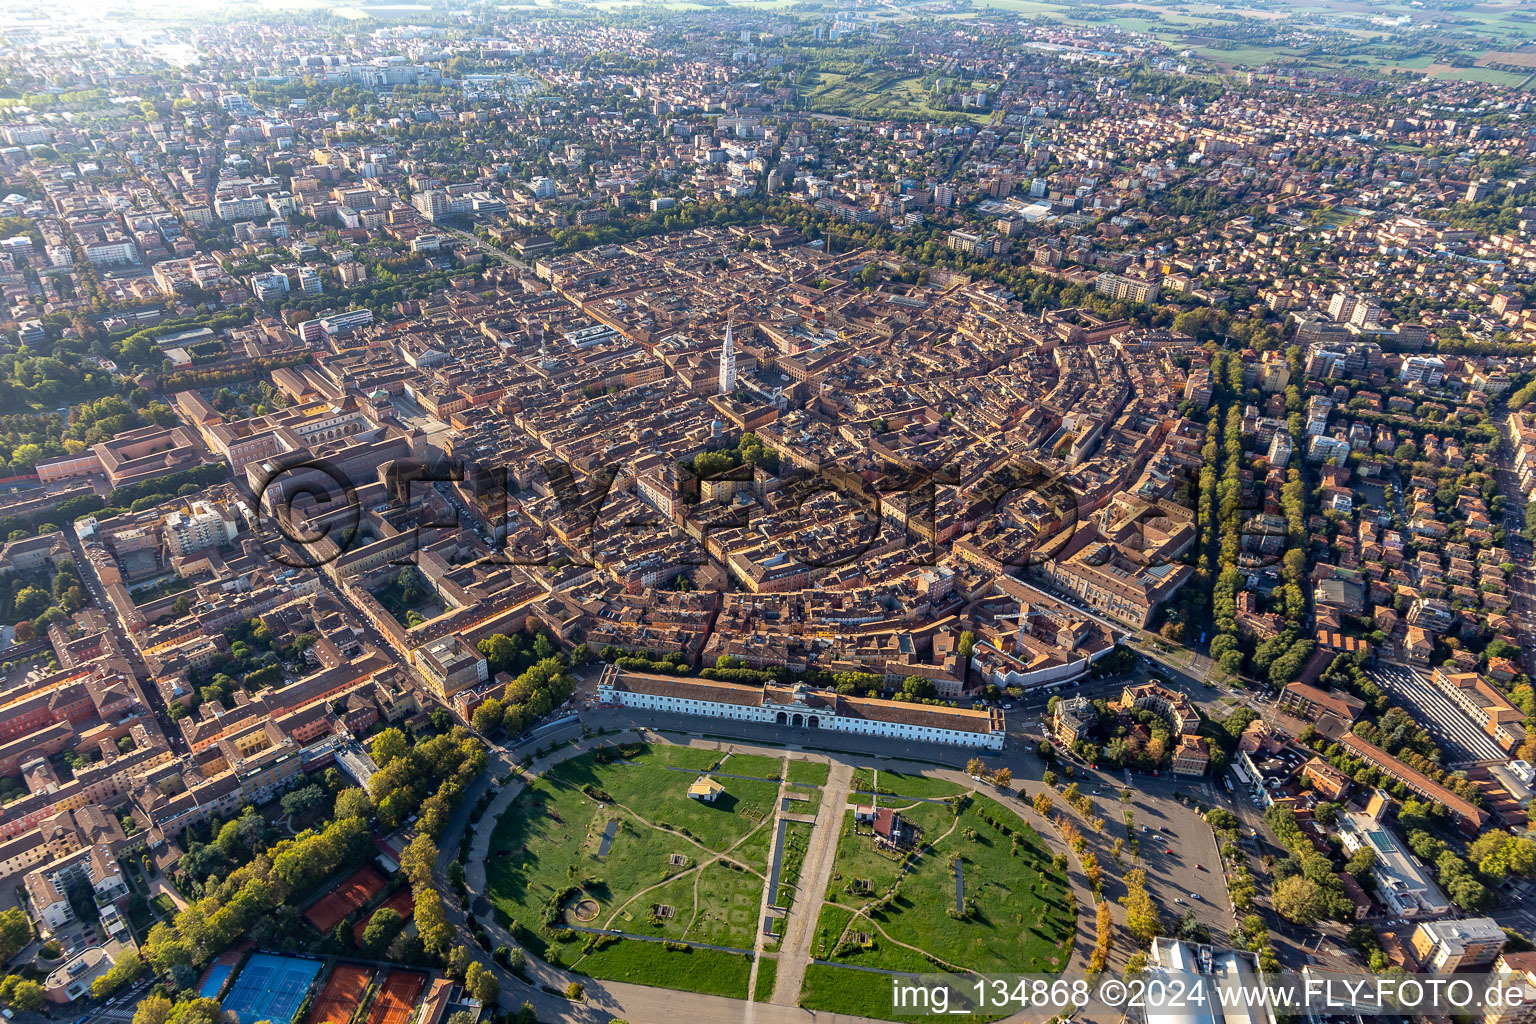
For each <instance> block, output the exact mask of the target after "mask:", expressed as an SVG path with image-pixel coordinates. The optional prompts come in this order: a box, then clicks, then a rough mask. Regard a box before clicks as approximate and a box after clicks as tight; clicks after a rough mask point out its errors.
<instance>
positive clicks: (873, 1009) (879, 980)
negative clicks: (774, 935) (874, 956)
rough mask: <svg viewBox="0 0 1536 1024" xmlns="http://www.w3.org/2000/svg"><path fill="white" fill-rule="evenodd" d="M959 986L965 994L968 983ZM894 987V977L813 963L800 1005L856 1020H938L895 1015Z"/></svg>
mask: <svg viewBox="0 0 1536 1024" xmlns="http://www.w3.org/2000/svg"><path fill="white" fill-rule="evenodd" d="M927 973H929V974H932V973H934V972H933V971H929V972H927ZM958 984H959V987H960V988H961V990H962V991H963V990H964V989H965V985H966V982H965V981H964V980H962V981H960V982H959V983H958ZM891 986H892V982H891V979H890V978H887V977H883V976H881V975H878V974H870V973H869V972H868V971H855V970H850V969H848V968H845V967H832V966H830V965H827V964H810V965H809V966H807V967H806V969H805V981H804V983H803V984H802V985H801V986H800V1005H801V1006H802V1007H804V1008H805V1009H807V1010H820V1011H823V1012H827V1013H846V1014H851V1015H853V1016H856V1017H872V1018H874V1019H876V1020H913V1021H928V1022H932V1021H934V1020H936V1019H938V1018H937V1017H936V1016H935V1015H934V1014H933V1013H930V1012H918V1013H914V1014H898V1013H896V1012H894V1011H893V1009H892V1005H893V1000H892V996H891ZM943 1019H944V1020H945V1021H959V1022H960V1024H982V1022H984V1021H989V1020H997V1019H998V1018H997V1017H981V1016H978V1015H976V1014H969V1013H967V1014H958V1013H947V1014H945V1015H944V1016H943Z"/></svg>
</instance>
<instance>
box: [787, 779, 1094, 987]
mask: <svg viewBox="0 0 1536 1024" xmlns="http://www.w3.org/2000/svg"><path fill="white" fill-rule="evenodd" d="M898 809H899V810H900V812H901V814H902V816H903V817H905V818H907V820H909V821H911V822H913V823H914V824H916V825H918V826H919V827H920V828H922V830H923V833H922V839H921V843H922V846H920V847H919V851H920V852H918V853H917V854H915V855H914V856H913V858H912V861H911V863H910V866H909V868H908V870H907V873H906V874H905V875H904V876H902V877H901V882H900V885H899V886H898V887H897V889H896V893H895V896H894V898H893V899H892V900H891V902H890V904H889V905H887V906H886V907H885V908H884V909H883V910H877V911H873V912H872V913H871V920H872V921H873V922H876V923H878V924H879V925H880V928H881V929H882V930H883V931H884V932H885V934H886V935H887V936H890V937H891V938H893V939H897V940H899V941H901V942H905V943H907V944H909V945H911V946H915V947H917V949H920V950H923V951H925V952H927V953H930V954H932V955H933V956H934V957H937V958H938V959H939V960H941V961H943V962H944V963H946V964H951V965H954V966H956V967H959V968H962V969H966V970H973V971H977V972H980V973H988V972H993V973H996V972H1018V971H1022V972H1025V973H1031V972H1041V973H1059V971H1060V970H1061V969H1062V968H1063V967H1064V966H1065V965H1066V963H1067V961H1068V959H1070V957H1071V949H1072V942H1073V939H1074V937H1075V935H1076V928H1077V910H1076V907H1075V906H1074V904H1073V900H1072V895H1071V890H1070V888H1069V886H1068V883H1067V881H1066V879H1065V878H1060V877H1057V876H1056V875H1055V874H1054V873H1053V872H1052V871H1051V857H1050V853H1049V851H1048V850H1047V849H1046V847H1045V844H1044V843H1043V842H1041V840H1040V837H1039V836H1038V835H1036V834H1035V832H1034V830H1033V829H1031V828H1030V827H1029V825H1027V824H1026V823H1025V822H1023V821H1022V820H1020V819H1019V818H1018V817H1017V816H1016V815H1014V814H1013V813H1012V812H1011V811H1008V810H1007V809H1005V808H1004V807H1003V806H1002V805H1001V804H999V803H997V802H996V801H994V800H991V799H989V798H987V797H984V796H974V797H972V798H971V799H970V800H968V801H967V802H966V804H965V806H964V807H963V808H962V810H961V812H960V815H959V819H958V820H955V818H954V815H953V813H952V812H951V809H950V806H949V805H948V804H934V803H914V804H911V805H909V806H906V807H902V808H898ZM987 818H992V819H995V820H997V821H1000V822H1002V823H1003V826H1004V828H1005V829H1006V830H1007V832H1003V831H999V830H998V829H997V828H995V827H994V826H993V825H991V824H990V823H988V821H987V820H986V819H987ZM966 829H970V830H971V831H972V832H973V833H974V834H975V836H976V838H975V839H970V838H967V837H966V836H965V830H966ZM1008 832H1017V833H1019V835H1020V837H1021V842H1020V845H1019V850H1018V855H1017V856H1014V854H1013V851H1012V847H1013V844H1012V840H1011V837H1010V836H1009V835H1008ZM930 844H931V845H932V847H933V848H932V849H926V848H925V847H927V846H928V845H930ZM956 855H959V856H961V857H962V858H963V862H962V864H963V872H964V877H965V892H966V896H967V898H968V900H967V901H968V903H970V904H971V905H972V906H973V907H974V914H973V916H972V917H970V918H968V919H966V920H956V919H955V918H954V917H951V916H950V911H952V910H954V909H955V872H954V867H953V864H952V859H953V857H954V856H956ZM900 869H901V862H900V860H898V859H897V858H895V857H892V856H890V855H889V854H886V853H883V852H881V851H880V850H878V849H877V848H876V847H875V844H874V842H873V841H872V839H871V838H870V837H869V836H868V835H860V834H858V833H857V832H856V831H855V830H854V820H853V814H852V812H851V811H850V812H848V813H847V814H845V815H844V819H843V826H842V832H841V834H840V835H839V837H838V845H837V860H836V861H835V863H834V865H833V871H832V880H831V883H830V884H829V885H828V887H827V893H826V897H825V898H826V909H825V910H824V911H823V915H822V921H821V922H820V923H821V926H822V927H823V928H825V927H828V926H829V924H830V923H836V922H837V921H838V920H840V921H841V922H842V923H846V922H847V920H848V917H847V916H846V915H847V914H849V913H851V910H848V911H845V912H844V916H843V917H842V918H840V919H838V918H832V917H829V916H828V911H830V910H832V909H833V908H834V907H839V908H858V907H863V906H865V905H867V904H868V903H869V902H871V901H872V900H873V899H875V898H876V897H878V896H880V895H881V894H883V893H885V892H886V891H887V890H888V889H889V888H890V886H891V885H892V883H893V882H895V881H896V879H897V877H898V874H899V872H900ZM854 879H866V880H868V882H869V883H870V885H869V890H870V891H868V892H864V891H861V892H858V893H850V892H848V887H849V885H850V884H851V883H852V881H853V880H854ZM854 930H856V931H863V932H867V933H868V934H869V935H870V936H871V938H872V939H873V942H874V948H873V949H867V950H862V949H861V950H852V951H849V952H848V953H846V954H845V955H846V956H847V957H848V958H850V959H853V960H855V961H856V962H858V963H860V964H863V965H866V966H870V967H879V968H883V969H885V970H892V971H918V972H921V971H924V970H929V971H932V970H935V969H938V968H936V967H935V966H933V965H931V964H929V963H928V962H927V961H926V958H924V957H922V956H921V954H919V953H916V952H914V951H913V950H909V949H905V948H903V947H901V946H895V945H892V944H891V943H890V942H887V941H885V939H884V937H882V936H881V935H880V934H879V932H877V931H876V930H875V928H874V927H873V925H872V924H870V923H868V922H863V923H860V922H855V924H854ZM817 939H818V941H822V940H824V939H827V937H826V936H823V935H822V934H821V931H818V935H817ZM834 948H835V935H834V936H832V937H831V938H830V939H827V945H826V946H825V948H824V949H823V948H821V947H818V949H819V950H820V951H819V952H817V954H816V955H817V957H818V958H819V959H832V958H833V950H834ZM844 1012H854V1011H852V1010H845V1011H844Z"/></svg>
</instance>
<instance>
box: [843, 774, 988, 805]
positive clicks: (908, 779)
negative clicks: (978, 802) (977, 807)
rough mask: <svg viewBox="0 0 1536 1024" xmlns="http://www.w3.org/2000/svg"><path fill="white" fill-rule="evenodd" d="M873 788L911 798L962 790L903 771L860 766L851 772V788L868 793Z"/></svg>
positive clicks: (949, 793) (948, 794)
mask: <svg viewBox="0 0 1536 1024" xmlns="http://www.w3.org/2000/svg"><path fill="white" fill-rule="evenodd" d="M871 788H874V789H875V791H877V792H879V793H881V794H891V795H895V796H904V797H909V798H913V799H937V800H942V799H944V798H945V797H950V796H954V795H955V794H957V793H961V792H964V790H963V789H962V788H961V787H960V786H958V785H956V784H955V783H953V782H945V781H944V780H943V779H930V778H928V777H927V776H926V775H908V774H906V773H905V772H889V771H878V772H877V771H875V770H873V769H870V768H860V769H859V770H858V771H856V772H854V773H853V789H854V791H855V792H857V793H868V792H870V791H871Z"/></svg>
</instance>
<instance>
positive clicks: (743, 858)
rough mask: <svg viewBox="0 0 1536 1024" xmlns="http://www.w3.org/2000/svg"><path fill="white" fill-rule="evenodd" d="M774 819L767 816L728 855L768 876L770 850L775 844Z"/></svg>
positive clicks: (727, 852) (728, 851)
mask: <svg viewBox="0 0 1536 1024" xmlns="http://www.w3.org/2000/svg"><path fill="white" fill-rule="evenodd" d="M774 828H775V825H774V819H773V818H771V817H770V818H766V819H764V820H763V821H762V822H761V823H760V824H758V825H757V826H756V827H754V828H753V829H752V831H751V832H750V833H748V834H747V837H746V838H745V839H743V840H742V841H741V842H739V843H737V844H736V845H735V846H733V847H731V848H730V849H729V850H727V851H725V852H726V855H727V856H729V857H730V858H731V859H732V860H734V861H736V862H737V863H738V864H745V865H746V866H747V867H749V868H751V869H752V870H754V871H758V872H761V873H762V875H763V877H764V878H766V877H767V876H768V851H769V849H770V848H771V847H772V846H773V830H774Z"/></svg>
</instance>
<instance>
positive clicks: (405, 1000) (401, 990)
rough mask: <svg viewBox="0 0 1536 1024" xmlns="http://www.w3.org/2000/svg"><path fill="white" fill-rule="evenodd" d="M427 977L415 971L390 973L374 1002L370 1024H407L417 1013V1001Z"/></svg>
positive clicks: (369, 1018)
mask: <svg viewBox="0 0 1536 1024" xmlns="http://www.w3.org/2000/svg"><path fill="white" fill-rule="evenodd" d="M426 984H427V977H426V975H424V974H417V973H416V972H415V971H390V972H389V977H387V978H385V979H384V984H383V985H382V986H381V987H380V988H379V994H378V996H377V997H376V998H375V999H374V1001H373V1012H372V1013H370V1014H369V1015H368V1024H406V1022H407V1021H409V1020H410V1019H411V1016H412V1015H413V1014H414V1013H415V1012H416V999H417V997H418V996H420V995H421V990H422V989H423V988H425V987H426Z"/></svg>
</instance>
